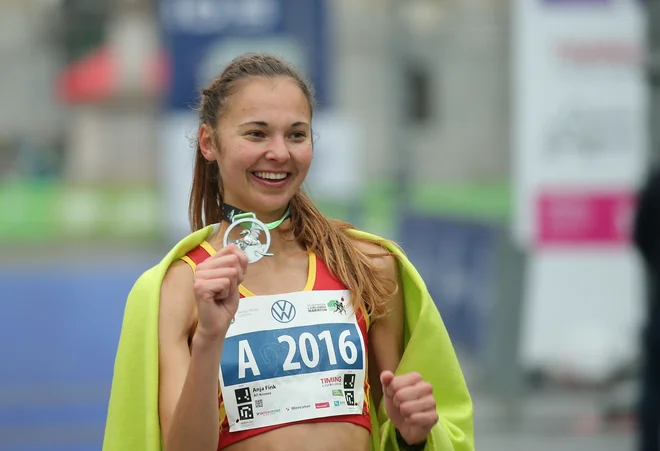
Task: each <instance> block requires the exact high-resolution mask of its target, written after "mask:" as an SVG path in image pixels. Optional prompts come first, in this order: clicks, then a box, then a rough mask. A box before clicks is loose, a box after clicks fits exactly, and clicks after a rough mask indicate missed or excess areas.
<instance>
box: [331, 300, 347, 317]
mask: <svg viewBox="0 0 660 451" xmlns="http://www.w3.org/2000/svg"><path fill="white" fill-rule="evenodd" d="M328 307H330V308H333V307H334V310H333V313H339V314H340V315H345V314H346V307H345V306H344V298H341V302H340V301H336V300H334V301H330V302H328Z"/></svg>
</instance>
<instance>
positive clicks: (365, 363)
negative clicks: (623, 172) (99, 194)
mask: <svg viewBox="0 0 660 451" xmlns="http://www.w3.org/2000/svg"><path fill="white" fill-rule="evenodd" d="M313 104H314V102H313V96H312V91H311V88H310V87H309V85H308V84H307V83H306V82H305V81H304V80H303V78H302V77H301V76H300V75H299V74H298V73H297V72H296V71H295V70H294V69H293V68H292V67H291V66H289V65H288V64H287V63H285V62H284V61H282V60H280V59H277V58H275V57H272V56H268V55H260V54H259V55H243V56H241V57H239V58H237V59H236V60H234V61H233V62H231V63H230V64H229V65H228V66H227V68H225V70H224V71H223V73H222V74H221V75H220V76H219V77H218V78H217V79H216V80H215V81H213V82H212V83H211V84H210V86H208V87H207V88H206V89H204V90H203V92H202V101H201V107H200V120H201V124H200V128H199V133H198V145H197V155H196V162H195V172H194V180H193V188H192V194H191V202H190V214H191V221H192V226H193V229H194V230H195V232H194V233H193V234H192V235H190V236H189V237H187V238H186V239H184V240H183V241H182V242H181V243H179V245H177V247H176V248H175V249H173V250H172V251H171V252H170V254H169V255H168V256H167V257H166V258H165V259H164V260H163V262H161V263H160V264H159V265H158V266H156V267H155V268H153V269H152V270H150V271H149V272H147V273H145V275H143V276H142V277H141V278H140V280H139V281H138V282H137V284H136V286H135V287H134V288H133V290H132V292H131V294H130V296H129V299H128V303H127V307H126V313H125V318H124V325H123V330H122V338H121V340H120V345H119V349H118V353H117V361H116V365H115V376H114V380H113V389H112V395H111V400H110V407H109V415H108V424H107V427H106V438H105V442H104V450H105V451H115V450H120V449H121V450H122V451H127V450H133V449H135V450H137V449H140V450H148V451H151V450H156V449H160V447H161V440H162V447H163V449H165V450H166V451H178V450H187V451H192V450H203V451H211V450H215V449H223V450H229V451H241V450H252V449H259V450H280V449H282V450H284V449H286V450H307V449H314V450H320V451H323V450H328V451H334V450H342V451H352V450H355V451H365V450H368V449H397V448H398V449H403V450H405V449H411V450H413V449H420V450H421V449H428V450H472V449H473V446H474V445H473V437H472V434H473V432H472V406H471V401H470V397H469V394H468V392H467V388H466V386H465V382H464V380H463V377H462V374H461V371H460V368H459V366H458V363H457V361H456V357H455V355H454V353H453V350H452V348H451V343H450V342H449V339H448V337H447V334H446V332H445V329H444V326H443V325H442V321H441V320H440V317H439V315H438V313H437V310H435V308H434V307H433V304H432V302H431V301H430V298H429V297H428V292H427V291H426V289H425V288H424V286H423V282H421V280H420V279H419V276H418V274H417V273H416V272H415V271H414V269H413V268H412V267H411V265H410V263H409V262H408V260H407V259H406V258H405V257H404V256H403V254H402V253H401V252H400V251H399V250H398V249H397V248H396V247H394V246H393V245H392V244H391V243H388V242H386V241H384V240H382V239H379V238H378V237H375V236H371V235H367V234H365V233H362V232H357V231H353V230H352V229H351V228H350V227H349V226H348V225H347V224H339V223H334V222H331V221H329V220H327V219H326V218H325V217H324V216H323V215H322V214H321V213H320V212H319V211H318V210H317V209H316V208H315V207H314V205H313V204H312V202H311V201H310V200H309V198H308V197H306V195H305V194H304V193H303V192H302V191H301V186H302V183H303V181H304V180H305V177H306V175H307V172H308V170H309V167H310V164H311V161H312V153H313V151H312V147H313V146H312V130H311V123H312V109H313ZM400 268H401V269H400ZM218 368H219V369H220V370H219V371H218ZM395 374H396V375H395ZM152 385H157V387H153V386H152Z"/></svg>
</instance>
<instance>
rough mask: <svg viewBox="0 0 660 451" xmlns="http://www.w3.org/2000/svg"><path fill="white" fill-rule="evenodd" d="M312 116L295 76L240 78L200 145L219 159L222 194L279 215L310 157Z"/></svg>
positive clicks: (247, 208) (203, 132)
mask: <svg viewBox="0 0 660 451" xmlns="http://www.w3.org/2000/svg"><path fill="white" fill-rule="evenodd" d="M311 121H312V110H311V106H310V104H309V101H308V100H307V98H306V97H305V94H304V93H303V92H302V90H301V89H300V87H299V86H298V85H297V84H296V82H295V81H294V80H292V79H289V78H287V77H277V78H273V79H268V78H264V77H255V78H250V79H247V80H245V81H243V82H241V83H240V85H239V86H238V89H237V91H236V92H235V93H234V94H233V95H232V96H231V97H230V98H229V99H228V103H227V106H226V108H225V110H224V111H223V112H222V115H221V116H220V118H219V121H218V124H217V127H216V128H215V130H213V129H212V128H211V127H209V126H207V125H203V126H202V127H201V128H200V136H199V143H200V149H201V151H202V154H203V155H204V157H205V158H206V159H207V160H209V161H216V162H217V164H218V168H219V171H220V177H221V180H222V193H223V200H224V201H225V202H226V203H228V204H230V205H233V206H235V207H238V208H240V209H242V210H245V211H252V212H254V213H257V214H258V215H259V216H260V217H262V216H263V217H264V220H271V216H272V217H273V218H274V219H277V215H279V214H282V213H283V211H284V210H285V209H286V206H287V205H288V203H289V201H290V200H291V198H292V197H293V195H294V194H295V193H296V192H297V191H298V189H299V188H300V186H301V185H302V183H303V181H304V180H305V177H306V176H307V172H308V171H309V166H310V165H311V163H312V137H311ZM215 131H217V133H215Z"/></svg>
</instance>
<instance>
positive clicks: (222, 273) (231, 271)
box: [195, 266, 241, 283]
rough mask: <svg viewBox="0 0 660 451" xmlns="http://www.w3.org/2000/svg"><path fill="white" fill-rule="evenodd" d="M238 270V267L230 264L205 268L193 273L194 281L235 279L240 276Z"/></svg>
mask: <svg viewBox="0 0 660 451" xmlns="http://www.w3.org/2000/svg"><path fill="white" fill-rule="evenodd" d="M240 272H241V270H240V269H238V268H235V267H231V266H230V267H221V268H206V269H204V270H202V271H197V272H196V273H195V282H199V283H203V282H204V281H210V280H218V279H229V280H237V279H238V278H239V276H240Z"/></svg>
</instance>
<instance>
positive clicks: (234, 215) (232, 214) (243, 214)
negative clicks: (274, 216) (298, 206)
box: [222, 204, 291, 230]
mask: <svg viewBox="0 0 660 451" xmlns="http://www.w3.org/2000/svg"><path fill="white" fill-rule="evenodd" d="M289 216H291V209H290V208H287V209H286V212H284V215H283V216H282V217H281V218H280V219H278V220H277V221H273V222H269V223H268V224H264V225H265V226H266V228H267V229H268V230H273V229H276V228H277V227H279V226H280V225H281V224H282V223H283V222H284V221H285V220H286V219H287V218H288V217H289ZM222 218H223V219H224V220H225V221H227V222H229V223H230V224H231V223H233V222H234V221H238V220H239V219H244V218H253V219H259V218H257V215H256V214H254V213H252V212H248V211H243V210H239V209H238V208H236V207H233V206H231V205H229V204H222ZM243 227H245V228H246V229H251V228H252V223H247V222H246V223H243Z"/></svg>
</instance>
